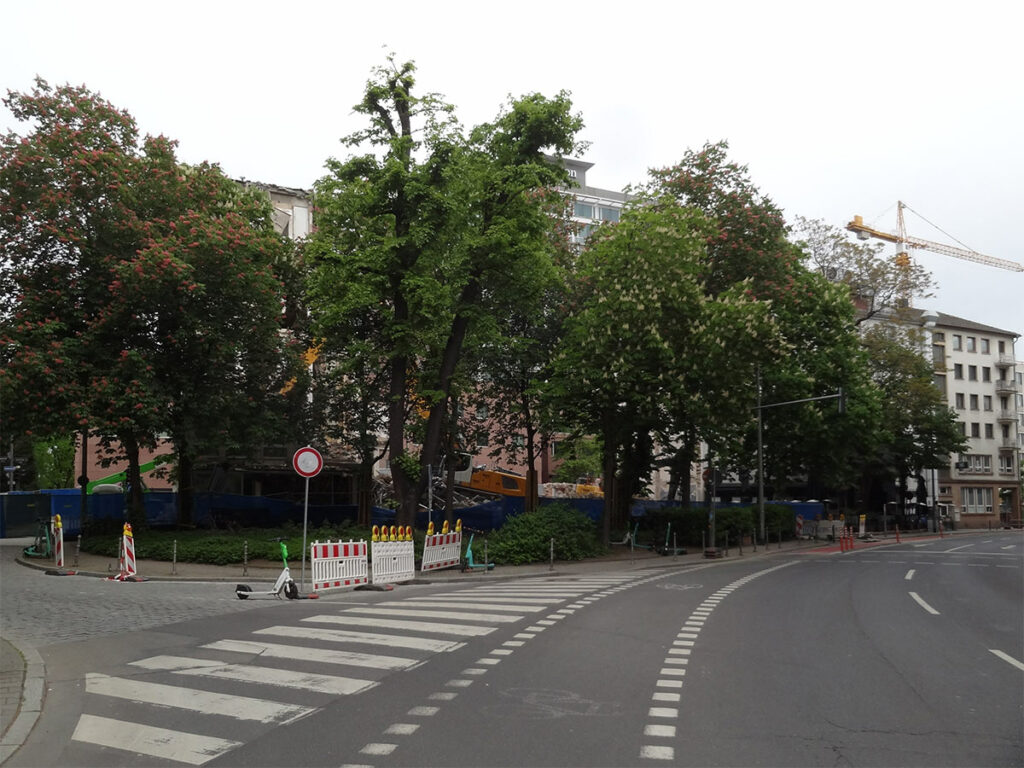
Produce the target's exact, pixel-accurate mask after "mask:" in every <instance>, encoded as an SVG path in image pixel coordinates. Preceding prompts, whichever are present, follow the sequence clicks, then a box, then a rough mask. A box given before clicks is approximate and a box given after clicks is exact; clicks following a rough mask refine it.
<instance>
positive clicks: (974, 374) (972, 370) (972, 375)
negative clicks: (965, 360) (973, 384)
mask: <svg viewBox="0 0 1024 768" xmlns="http://www.w3.org/2000/svg"><path fill="white" fill-rule="evenodd" d="M967 380H968V381H977V380H978V366H976V365H968V366H967Z"/></svg>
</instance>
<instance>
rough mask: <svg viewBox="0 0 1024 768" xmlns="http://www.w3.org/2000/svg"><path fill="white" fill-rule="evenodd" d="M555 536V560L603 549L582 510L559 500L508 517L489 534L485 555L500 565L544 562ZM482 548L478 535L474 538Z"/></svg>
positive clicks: (549, 555)
mask: <svg viewBox="0 0 1024 768" xmlns="http://www.w3.org/2000/svg"><path fill="white" fill-rule="evenodd" d="M552 539H554V540H555V559H556V560H582V559H584V558H586V557H597V556H599V555H602V554H604V553H605V549H604V547H603V546H602V545H601V544H600V542H599V540H598V536H597V527H596V526H595V525H594V522H593V521H592V520H591V519H590V518H589V517H587V516H586V515H585V514H583V513H582V512H579V511H578V510H576V509H574V508H572V507H570V506H565V505H561V504H545V505H544V506H542V507H540V508H538V509H537V510H535V511H533V512H528V513H524V514H521V515H517V516H516V517H512V518H509V519H508V520H507V521H506V522H505V524H504V525H503V526H502V527H501V528H500V529H499V530H498V531H497V532H495V533H494V534H492V535H491V536H490V537H489V541H488V549H487V554H488V558H489V559H490V560H492V561H493V562H495V563H498V564H501V565H523V564H524V563H536V562H545V561H547V560H549V559H550V557H551V540H552ZM473 546H474V555H475V554H476V550H477V548H479V552H480V553H482V552H483V547H482V542H480V540H479V538H478V539H476V540H474V544H473Z"/></svg>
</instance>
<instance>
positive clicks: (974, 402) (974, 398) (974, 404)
mask: <svg viewBox="0 0 1024 768" xmlns="http://www.w3.org/2000/svg"><path fill="white" fill-rule="evenodd" d="M971 410H972V411H976V410H978V396H977V395H971Z"/></svg>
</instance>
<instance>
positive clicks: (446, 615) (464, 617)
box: [343, 606, 523, 624]
mask: <svg viewBox="0 0 1024 768" xmlns="http://www.w3.org/2000/svg"><path fill="white" fill-rule="evenodd" d="M343 613H345V614H346V615H347V614H350V613H366V614H370V615H371V616H405V617H408V618H419V619H458V620H461V621H487V622H495V623H498V624H510V623H512V622H515V621H520V620H522V618H523V617H522V616H516V615H511V616H510V615H508V614H505V613H465V612H463V611H420V610H416V609H415V608H392V607H390V606H388V607H381V608H376V607H367V608H348V609H346V610H345V611H343Z"/></svg>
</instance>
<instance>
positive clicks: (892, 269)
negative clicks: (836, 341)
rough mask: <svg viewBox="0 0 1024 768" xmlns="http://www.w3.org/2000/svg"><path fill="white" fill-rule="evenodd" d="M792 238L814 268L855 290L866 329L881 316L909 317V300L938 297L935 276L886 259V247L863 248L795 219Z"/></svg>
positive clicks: (817, 224) (858, 320)
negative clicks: (906, 314)
mask: <svg viewBox="0 0 1024 768" xmlns="http://www.w3.org/2000/svg"><path fill="white" fill-rule="evenodd" d="M792 237H793V238H794V241H795V242H796V244H797V245H798V246H799V247H800V248H801V250H802V252H803V254H804V262H805V263H806V264H807V266H808V268H810V269H812V270H814V271H816V272H819V273H820V274H821V275H823V276H824V277H826V278H827V279H829V280H832V281H834V282H839V283H842V284H844V285H846V286H847V287H848V288H849V289H850V296H851V297H852V298H853V301H854V303H855V305H856V306H857V309H858V312H857V317H856V320H855V322H856V323H857V325H861V324H863V323H865V322H867V321H869V320H872V319H874V318H875V317H877V316H878V315H880V314H884V315H887V316H892V317H895V316H897V315H900V316H905V313H907V312H908V311H911V310H910V307H908V306H907V305H906V302H905V299H906V297H908V296H917V297H919V298H928V297H930V296H932V295H933V294H932V291H933V289H934V288H935V282H934V280H933V279H932V275H931V273H930V272H928V271H927V270H926V269H924V268H923V267H922V266H920V265H919V264H917V263H913V262H912V263H911V264H910V265H906V266H904V265H900V264H898V263H897V262H896V260H895V259H891V258H885V257H883V256H882V255H881V252H882V250H883V249H884V246H883V245H882V244H881V243H858V242H853V241H851V240H850V238H849V235H848V234H847V233H846V232H844V231H841V230H839V229H837V228H835V227H833V226H831V225H829V224H826V223H825V222H824V221H822V220H821V219H807V218H804V217H803V216H797V217H795V219H794V225H793V232H792Z"/></svg>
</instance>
